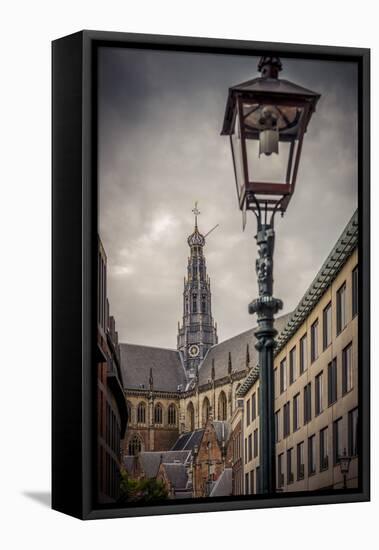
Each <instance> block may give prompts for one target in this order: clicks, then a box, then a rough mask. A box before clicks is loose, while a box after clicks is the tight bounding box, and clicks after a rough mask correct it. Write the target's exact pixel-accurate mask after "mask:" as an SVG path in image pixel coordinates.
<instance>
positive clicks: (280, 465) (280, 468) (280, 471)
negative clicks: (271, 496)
mask: <svg viewBox="0 0 379 550" xmlns="http://www.w3.org/2000/svg"><path fill="white" fill-rule="evenodd" d="M283 455H284V453H281V454H280V455H278V489H281V488H282V487H283V485H284V474H283Z"/></svg>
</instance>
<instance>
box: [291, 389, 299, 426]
mask: <svg viewBox="0 0 379 550" xmlns="http://www.w3.org/2000/svg"><path fill="white" fill-rule="evenodd" d="M299 428H300V393H297V394H296V395H295V397H294V398H293V431H294V432H296V431H297V430H298V429H299Z"/></svg>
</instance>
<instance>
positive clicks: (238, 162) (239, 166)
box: [230, 114, 245, 199]
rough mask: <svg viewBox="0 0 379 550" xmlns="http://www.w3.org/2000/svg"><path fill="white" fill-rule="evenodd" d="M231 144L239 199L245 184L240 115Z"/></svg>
mask: <svg viewBox="0 0 379 550" xmlns="http://www.w3.org/2000/svg"><path fill="white" fill-rule="evenodd" d="M230 144H231V147H232V155H233V164H234V175H235V178H236V186H237V194H238V199H239V198H240V196H241V191H242V187H243V186H244V184H245V178H244V172H243V161H242V146H241V132H240V125H239V119H238V114H237V116H236V122H235V126H234V133H233V134H232V135H231V136H230Z"/></svg>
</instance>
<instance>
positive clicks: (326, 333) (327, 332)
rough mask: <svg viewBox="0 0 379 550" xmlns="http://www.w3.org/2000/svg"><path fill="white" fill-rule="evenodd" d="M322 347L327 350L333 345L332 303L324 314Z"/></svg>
mask: <svg viewBox="0 0 379 550" xmlns="http://www.w3.org/2000/svg"><path fill="white" fill-rule="evenodd" d="M322 325H323V327H322V347H323V349H326V348H327V347H328V346H330V344H331V343H332V302H329V304H328V305H327V306H326V308H325V309H324V311H323V312H322Z"/></svg>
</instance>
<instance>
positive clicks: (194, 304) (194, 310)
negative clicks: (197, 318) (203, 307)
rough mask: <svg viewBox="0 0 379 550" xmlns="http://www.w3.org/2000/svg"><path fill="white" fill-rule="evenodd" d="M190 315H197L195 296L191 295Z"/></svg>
mask: <svg viewBox="0 0 379 550" xmlns="http://www.w3.org/2000/svg"><path fill="white" fill-rule="evenodd" d="M192 313H197V294H193V295H192Z"/></svg>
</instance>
